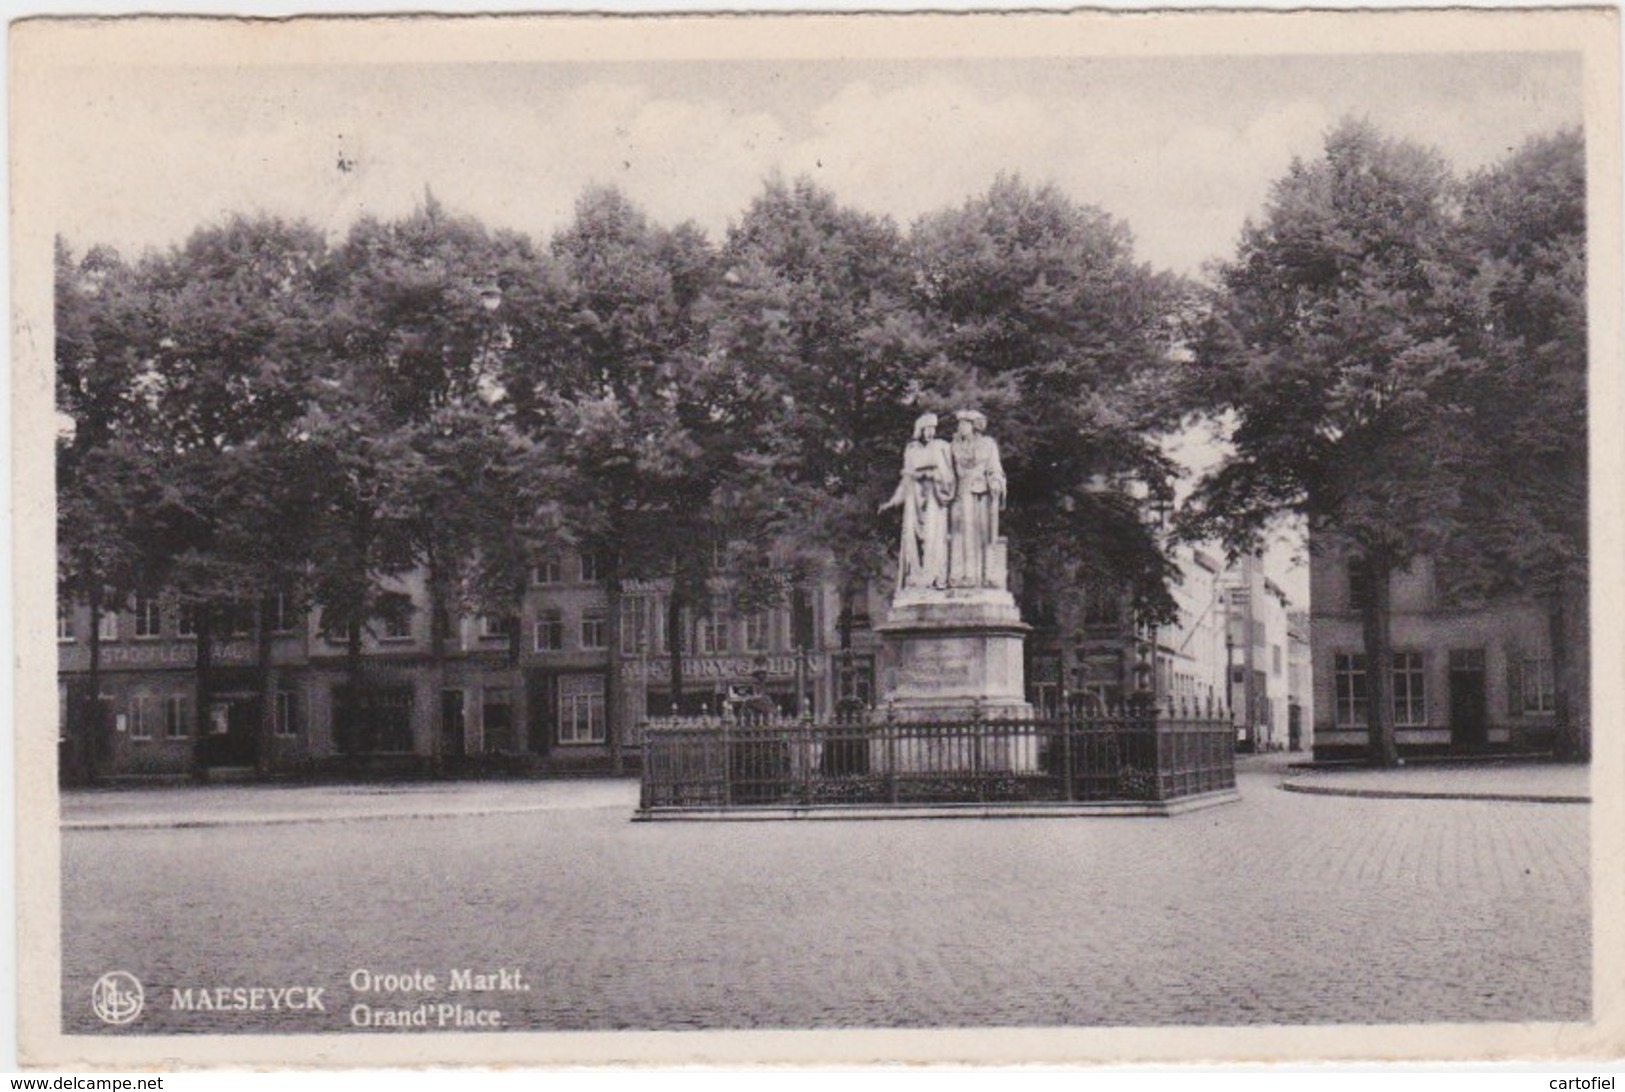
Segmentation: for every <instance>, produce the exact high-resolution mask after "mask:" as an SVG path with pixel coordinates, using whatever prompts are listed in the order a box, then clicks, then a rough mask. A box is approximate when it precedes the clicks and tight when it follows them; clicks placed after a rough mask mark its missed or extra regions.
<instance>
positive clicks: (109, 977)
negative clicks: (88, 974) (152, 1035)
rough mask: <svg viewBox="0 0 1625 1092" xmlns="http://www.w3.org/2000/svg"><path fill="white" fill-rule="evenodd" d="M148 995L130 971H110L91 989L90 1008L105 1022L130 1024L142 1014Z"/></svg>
mask: <svg viewBox="0 0 1625 1092" xmlns="http://www.w3.org/2000/svg"><path fill="white" fill-rule="evenodd" d="M145 1003H146V996H145V995H144V994H143V993H142V992H141V982H140V981H139V980H138V979H137V978H136V977H135V975H133V974H130V973H129V972H128V971H109V972H108V973H107V974H104V975H102V976H101V977H100V978H98V979H97V980H96V985H95V986H93V987H91V990H90V1008H91V1011H93V1012H94V1013H95V1014H96V1015H97V1017H98V1018H100V1019H101V1021H102V1022H103V1023H104V1024H128V1023H129V1022H130V1021H132V1020H134V1019H135V1018H136V1017H137V1016H140V1015H141V1007H142V1006H143V1005H144V1004H145Z"/></svg>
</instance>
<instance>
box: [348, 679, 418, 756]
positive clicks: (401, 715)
mask: <svg viewBox="0 0 1625 1092" xmlns="http://www.w3.org/2000/svg"><path fill="white" fill-rule="evenodd" d="M333 738H334V739H335V740H343V741H344V746H343V749H345V750H355V751H359V752H362V753H367V752H376V753H383V754H408V753H410V752H411V751H412V692H411V690H410V689H408V688H406V687H392V688H388V689H376V690H364V691H362V692H361V694H360V697H359V700H356V701H352V700H351V698H350V695H349V692H348V691H347V690H346V689H345V688H343V687H339V688H337V689H335V690H334V692H333Z"/></svg>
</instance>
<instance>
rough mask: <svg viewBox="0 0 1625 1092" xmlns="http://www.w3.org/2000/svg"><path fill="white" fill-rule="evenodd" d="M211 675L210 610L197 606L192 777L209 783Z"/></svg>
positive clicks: (210, 605) (212, 643) (212, 661)
mask: <svg viewBox="0 0 1625 1092" xmlns="http://www.w3.org/2000/svg"><path fill="white" fill-rule="evenodd" d="M213 674H214V608H213V605H212V604H210V603H207V602H203V603H199V604H198V605H197V708H196V709H195V710H194V713H193V717H192V776H193V777H194V778H195V779H196V780H198V781H208V780H209V760H208V750H207V748H208V740H209V701H210V695H211V694H212V692H213V690H212V679H211V676H212V675H213Z"/></svg>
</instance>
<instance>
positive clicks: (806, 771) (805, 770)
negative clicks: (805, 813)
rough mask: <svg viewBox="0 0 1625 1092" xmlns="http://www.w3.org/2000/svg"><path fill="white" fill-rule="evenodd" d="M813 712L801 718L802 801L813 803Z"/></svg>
mask: <svg viewBox="0 0 1625 1092" xmlns="http://www.w3.org/2000/svg"><path fill="white" fill-rule="evenodd" d="M812 727H813V721H812V714H811V713H810V712H809V713H808V714H807V715H805V716H803V717H802V718H801V802H802V803H803V804H811V803H812V782H813V770H812Z"/></svg>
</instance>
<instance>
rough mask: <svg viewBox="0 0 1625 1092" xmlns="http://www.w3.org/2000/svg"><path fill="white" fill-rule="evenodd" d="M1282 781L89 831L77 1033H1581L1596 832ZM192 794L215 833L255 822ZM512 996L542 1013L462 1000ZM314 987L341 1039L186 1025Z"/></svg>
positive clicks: (239, 1015) (71, 955)
mask: <svg viewBox="0 0 1625 1092" xmlns="http://www.w3.org/2000/svg"><path fill="white" fill-rule="evenodd" d="M1278 779H1279V778H1278V774H1276V773H1275V772H1273V771H1271V770H1269V769H1266V768H1263V767H1260V766H1253V767H1251V768H1248V769H1246V770H1244V772H1243V773H1242V775H1241V778H1240V783H1241V784H1240V787H1241V791H1242V795H1243V799H1242V801H1241V802H1240V803H1237V804H1232V805H1228V806H1224V807H1219V808H1215V809H1212V810H1209V811H1205V812H1199V813H1194V814H1189V815H1185V816H1182V817H1178V818H1175V819H1008V820H981V821H932V820H905V821H878V822H772V823H724V824H691V823H666V824H660V823H632V822H630V821H629V819H630V817H631V813H632V809H633V807H634V804H635V797H636V788H635V786H634V785H633V784H632V783H630V782H608V783H606V782H578V783H569V782H544V783H531V784H525V785H512V784H509V785H496V786H462V787H457V788H456V789H455V790H453V791H454V792H455V794H456V798H457V801H458V806H457V808H455V809H451V810H450V812H449V813H447V814H443V815H441V816H440V817H438V818H428V817H418V816H417V814H416V813H415V812H414V811H413V809H412V807H411V805H410V804H403V803H402V802H401V801H400V800H399V799H398V798H392V799H391V801H390V803H389V804H388V805H387V806H386V805H382V804H380V803H379V801H381V800H382V799H384V797H383V796H382V795H381V794H378V793H374V794H373V795H374V797H376V798H377V799H375V800H374V804H375V805H376V806H378V808H379V813H378V814H377V815H376V816H375V817H372V818H357V817H356V815H355V814H351V813H350V812H345V811H343V810H342V809H340V810H338V811H335V812H334V814H335V815H340V816H341V818H340V819H335V820H332V821H325V822H324V821H313V822H289V821H285V820H286V818H287V816H286V815H282V818H281V819H279V820H277V821H272V822H263V821H258V822H243V823H241V824H236V825H233V824H231V823H227V824H225V825H218V826H212V825H197V826H192V827H186V828H183V829H89V828H83V827H80V828H76V827H75V825H74V823H73V822H72V821H71V820H72V818H73V816H72V815H69V816H68V818H69V820H70V821H69V822H68V823H66V824H65V825H66V827H67V829H66V830H65V831H64V834H63V885H64V890H63V949H64V969H63V993H64V1001H63V1005H64V1008H63V1022H64V1029H65V1030H67V1031H69V1032H73V1033H90V1034H126V1033H131V1032H135V1033H201V1032H217V1033H218V1032H259V1033H264V1032H282V1031H286V1032H352V1033H353V1032H355V1031H356V1030H357V1029H356V1027H355V1024H354V1019H353V1015H352V1014H353V1012H354V1006H356V1005H357V1004H366V1005H369V1006H374V1007H382V1008H392V1009H412V1008H413V1007H415V1006H418V1005H419V1004H425V1003H426V1004H429V1005H430V1006H431V1009H432V1008H433V1006H435V1005H438V1004H440V1003H443V1002H456V1003H463V1004H466V1005H468V1006H471V1007H479V1008H481V1009H494V1010H497V1011H500V1013H501V1020H502V1026H504V1027H507V1028H513V1029H529V1030H561V1029H687V1028H844V1027H865V1026H874V1027H955V1026H1017V1025H1022V1026H1116V1025H1186V1024H1253V1025H1256V1024H1319V1023H1349V1022H1360V1023H1366V1022H1374V1023H1385V1022H1404V1023H1415V1022H1444V1021H1449V1022H1461V1021H1575V1020H1584V1019H1586V1018H1587V1017H1588V1015H1589V1012H1590V994H1591V983H1590V960H1591V941H1590V937H1591V930H1590V921H1589V913H1590V911H1589V878H1588V859H1589V849H1588V834H1587V821H1588V813H1589V810H1590V809H1589V808H1588V807H1585V806H1574V805H1569V806H1563V805H1553V804H1535V803H1517V802H1508V801H1491V800H1470V799H1415V800H1413V799H1357V798H1350V797H1338V796H1323V795H1308V794H1303V793H1287V792H1281V791H1278V789H1277V781H1278ZM265 791H268V792H270V791H273V790H265ZM289 791H306V790H289ZM331 791H332V790H329V792H331ZM415 791H423V790H415ZM435 791H436V792H439V791H441V790H438V789H437V790H435ZM186 792H187V790H175V791H174V792H173V793H172V794H170V795H172V796H173V797H174V798H178V799H181V800H184V801H187V802H189V803H188V806H189V807H191V808H192V809H193V813H189V818H190V819H191V821H193V822H199V823H202V822H204V820H200V819H198V818H197V816H198V815H204V816H205V818H206V815H207V813H208V812H209V809H210V808H211V807H213V808H218V809H221V810H223V811H224V812H227V813H229V812H230V811H231V810H232V809H233V808H235V809H237V810H238V811H239V812H240V811H241V810H242V809H243V808H244V807H246V806H247V805H246V804H244V803H242V801H244V800H248V799H251V798H250V797H241V798H232V797H231V796H229V795H226V796H222V797H220V800H219V802H218V803H216V804H210V803H208V800H207V798H205V797H198V796H193V797H188V796H187V795H186ZM354 795H355V799H356V800H358V801H361V800H363V798H364V794H362V793H356V794H354ZM150 799H151V801H152V803H151V804H149V805H148V807H149V809H155V808H156V806H157V804H158V803H160V802H161V798H160V797H152V798H150ZM266 799H271V797H266ZM482 802H483V805H484V806H482ZM70 803H71V805H72V807H73V808H74V809H76V814H78V815H80V816H81V817H83V816H87V815H88V816H92V817H94V816H103V817H105V815H106V813H107V812H108V810H109V809H108V807H107V805H106V804H105V803H104V804H102V805H98V804H97V803H96V798H95V797H94V796H93V795H92V796H87V797H82V798H79V800H78V802H72V801H70ZM170 806H171V807H173V806H174V804H173V802H172V803H171V804H170ZM287 810H289V809H288V807H286V806H285V807H284V811H287ZM351 810H352V811H354V810H355V809H353V808H352V809H351ZM267 814H270V815H271V816H272V818H273V819H276V817H277V816H278V815H281V813H279V812H276V811H275V809H271V810H270V811H269V812H268V813H267ZM136 818H139V815H138V816H136ZM261 818H262V819H263V816H262V817H261ZM499 968H501V969H515V970H517V971H518V972H519V973H520V974H521V975H522V981H523V988H512V987H513V986H514V984H513V983H512V982H511V981H510V982H509V983H507V986H508V987H509V988H502V987H501V985H500V984H498V983H497V981H496V979H494V978H493V979H492V980H490V984H491V987H492V988H490V989H486V990H482V989H479V988H478V986H479V985H480V982H477V981H476V982H475V983H474V984H473V986H472V987H470V988H469V989H465V990H463V991H460V992H458V993H455V994H453V993H448V992H447V990H446V988H445V986H446V984H447V983H448V981H449V976H450V975H451V973H452V972H453V971H456V970H459V969H460V970H463V971H469V970H472V971H475V972H486V971H492V972H494V971H495V970H496V969H499ZM113 970H123V971H127V972H130V973H131V974H133V975H135V976H136V978H138V979H139V980H140V981H141V982H142V983H143V985H144V988H145V991H146V999H147V1001H146V1010H145V1012H144V1014H143V1016H142V1017H141V1018H140V1019H139V1020H138V1021H137V1022H135V1023H134V1024H132V1025H129V1026H128V1027H126V1028H119V1029H113V1028H108V1027H104V1026H103V1025H102V1024H101V1023H100V1022H99V1021H98V1020H97V1018H96V1017H95V1016H94V1015H93V1013H92V1010H91V1005H90V995H91V990H92V987H93V985H94V984H95V982H96V980H97V979H98V977H100V976H101V975H103V974H105V973H107V972H109V971H113ZM358 970H359V971H369V972H373V973H374V974H377V975H383V974H398V975H400V974H404V975H411V974H414V973H421V974H434V975H436V976H437V979H438V983H439V988H437V989H435V990H421V989H419V990H404V991H400V992H396V993H380V992H378V991H363V990H357V989H356V988H354V986H353V984H352V976H353V974H354V972H356V971H358ZM296 985H301V986H309V987H315V988H321V989H323V990H325V994H324V1002H325V1004H324V1009H323V1011H317V1012H312V1011H303V1010H298V1011H296V1010H282V1011H267V1010H258V1011H242V1010H232V1009H229V1008H228V1009H224V1010H215V1011H198V1009H197V1007H196V1006H195V1005H194V1007H193V1008H192V1009H191V1010H190V1011H188V1010H186V1009H184V1008H179V1007H177V1006H176V1001H175V991H177V990H186V989H188V988H190V989H192V990H193V991H194V993H196V992H198V991H202V990H216V989H218V988H221V987H244V988H247V987H255V986H261V987H277V988H285V987H289V986H296ZM465 985H468V983H466V982H465Z"/></svg>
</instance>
